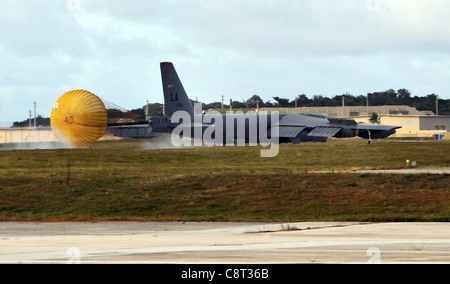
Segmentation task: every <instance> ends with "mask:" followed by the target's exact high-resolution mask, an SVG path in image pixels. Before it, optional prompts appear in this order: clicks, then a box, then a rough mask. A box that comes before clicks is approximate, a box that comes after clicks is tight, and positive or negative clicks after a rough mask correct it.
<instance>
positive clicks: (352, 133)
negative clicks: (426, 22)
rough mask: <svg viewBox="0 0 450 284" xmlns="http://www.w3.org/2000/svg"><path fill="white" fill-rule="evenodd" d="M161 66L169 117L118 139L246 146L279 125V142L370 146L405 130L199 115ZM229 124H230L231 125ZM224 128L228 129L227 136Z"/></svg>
mask: <svg viewBox="0 0 450 284" xmlns="http://www.w3.org/2000/svg"><path fill="white" fill-rule="evenodd" d="M160 67H161V78H162V85H163V92H164V102H165V114H164V115H161V116H152V117H151V118H150V119H149V121H148V124H137V125H124V126H121V127H119V128H117V129H115V131H114V135H115V136H119V137H131V138H146V137H150V136H152V134H154V133H171V134H174V131H175V132H176V134H177V135H178V134H180V136H183V137H185V138H186V137H187V138H194V139H195V138H196V137H197V138H205V136H208V137H207V138H209V139H210V140H211V139H212V140H213V141H215V142H216V145H221V144H222V145H229V143H237V144H241V145H242V144H243V143H259V142H261V138H260V137H261V135H260V134H261V132H266V134H265V135H267V138H273V137H271V135H272V136H273V132H272V130H273V129H274V128H275V127H276V128H277V132H278V133H277V139H278V141H277V142H278V143H294V144H299V143H302V142H326V141H327V139H328V138H329V137H335V138H349V137H356V136H359V137H361V138H364V139H367V140H368V143H369V144H371V143H372V139H381V138H386V137H389V136H390V135H392V134H394V133H395V132H396V129H398V128H401V127H399V126H389V125H379V124H370V123H361V122H359V123H357V122H355V121H354V120H348V119H335V118H328V117H326V116H323V115H314V114H278V115H277V117H276V118H277V119H274V118H275V117H274V114H273V113H271V114H265V117H262V116H261V114H260V113H258V114H257V113H254V112H253V113H250V114H249V113H247V114H243V113H230V114H218V113H214V114H209V113H206V114H201V111H200V113H198V112H197V114H196V113H195V112H194V107H193V106H192V104H191V102H190V100H189V98H188V96H187V94H186V91H185V89H184V87H183V85H182V83H181V80H180V79H179V77H178V74H177V72H176V70H175V67H174V65H173V64H172V63H171V62H162V63H161V64H160ZM206 118H208V119H206ZM181 121H182V122H181ZM213 121H214V122H213ZM230 123H231V124H232V125H229V124H230ZM263 124H264V125H263ZM230 129H231V130H230ZM225 130H230V131H228V132H227V133H226V135H225V134H224V132H225ZM219 134H221V135H219ZM253 134H256V135H253ZM255 137H256V138H255ZM204 141H205V140H204Z"/></svg>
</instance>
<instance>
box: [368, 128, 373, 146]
mask: <svg viewBox="0 0 450 284" xmlns="http://www.w3.org/2000/svg"><path fill="white" fill-rule="evenodd" d="M367 132H368V133H369V142H367V144H369V145H371V144H372V143H373V141H372V134H371V133H370V130H367Z"/></svg>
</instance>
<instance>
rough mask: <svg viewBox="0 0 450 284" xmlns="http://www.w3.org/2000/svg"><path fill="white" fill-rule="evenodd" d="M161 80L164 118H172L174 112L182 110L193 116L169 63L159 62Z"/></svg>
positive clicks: (189, 104)
mask: <svg viewBox="0 0 450 284" xmlns="http://www.w3.org/2000/svg"><path fill="white" fill-rule="evenodd" d="M161 78H162V85H163V92H164V104H165V114H166V116H169V117H170V116H172V115H173V113H174V112H176V111H179V110H183V111H186V112H188V113H189V114H190V115H194V108H193V107H192V104H191V101H190V100H189V98H188V96H187V94H186V91H185V90H184V87H183V85H182V84H181V81H180V78H179V77H178V74H177V71H176V70H175V67H174V66H173V64H172V63H171V62H161Z"/></svg>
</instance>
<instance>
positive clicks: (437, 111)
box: [436, 95, 439, 115]
mask: <svg viewBox="0 0 450 284" xmlns="http://www.w3.org/2000/svg"><path fill="white" fill-rule="evenodd" d="M436 115H439V95H436Z"/></svg>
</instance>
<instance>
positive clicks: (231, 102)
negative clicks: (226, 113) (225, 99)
mask: <svg viewBox="0 0 450 284" xmlns="http://www.w3.org/2000/svg"><path fill="white" fill-rule="evenodd" d="M232 111H233V100H232V99H230V112H232Z"/></svg>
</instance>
